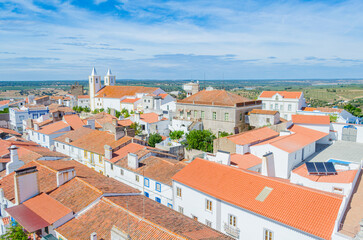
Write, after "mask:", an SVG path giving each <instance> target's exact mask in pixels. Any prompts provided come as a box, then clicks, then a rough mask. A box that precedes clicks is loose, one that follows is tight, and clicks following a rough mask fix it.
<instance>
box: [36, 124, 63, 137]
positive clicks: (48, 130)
mask: <svg viewBox="0 0 363 240" xmlns="http://www.w3.org/2000/svg"><path fill="white" fill-rule="evenodd" d="M66 127H69V124H68V123H66V122H63V121H58V122H55V123H51V124H48V125H45V126H44V127H42V128H40V130H38V131H36V130H34V131H35V132H39V133H42V134H45V135H49V134H53V133H55V132H58V131H60V130H62V129H64V128H66Z"/></svg>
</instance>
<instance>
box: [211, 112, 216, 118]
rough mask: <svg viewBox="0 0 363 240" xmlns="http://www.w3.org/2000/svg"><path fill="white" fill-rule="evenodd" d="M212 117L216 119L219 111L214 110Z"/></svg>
mask: <svg viewBox="0 0 363 240" xmlns="http://www.w3.org/2000/svg"><path fill="white" fill-rule="evenodd" d="M212 119H213V120H216V119H217V113H216V112H213V115H212Z"/></svg>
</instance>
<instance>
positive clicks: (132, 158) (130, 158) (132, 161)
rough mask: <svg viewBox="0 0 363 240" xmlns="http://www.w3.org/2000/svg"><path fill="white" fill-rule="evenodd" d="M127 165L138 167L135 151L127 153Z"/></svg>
mask: <svg viewBox="0 0 363 240" xmlns="http://www.w3.org/2000/svg"><path fill="white" fill-rule="evenodd" d="M127 165H128V166H129V168H133V169H137V168H138V167H139V159H138V157H137V155H136V154H135V153H129V154H127Z"/></svg>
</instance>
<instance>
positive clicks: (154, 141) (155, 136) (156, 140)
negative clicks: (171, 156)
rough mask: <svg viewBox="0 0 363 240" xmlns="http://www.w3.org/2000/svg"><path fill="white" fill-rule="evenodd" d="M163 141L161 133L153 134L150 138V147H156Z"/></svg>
mask: <svg viewBox="0 0 363 240" xmlns="http://www.w3.org/2000/svg"><path fill="white" fill-rule="evenodd" d="M161 141H163V138H162V137H161V136H160V134H159V133H152V134H150V136H149V142H148V143H149V146H151V147H155V144H157V143H159V142H161Z"/></svg>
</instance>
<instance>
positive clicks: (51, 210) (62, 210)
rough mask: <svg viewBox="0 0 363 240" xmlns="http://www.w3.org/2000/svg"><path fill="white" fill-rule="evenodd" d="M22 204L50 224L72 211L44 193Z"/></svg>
mask: <svg viewBox="0 0 363 240" xmlns="http://www.w3.org/2000/svg"><path fill="white" fill-rule="evenodd" d="M23 204H24V205H25V206H26V207H27V208H29V209H30V210H32V211H33V212H34V213H36V214H37V215H38V216H40V217H41V218H43V219H44V220H45V221H47V222H48V223H50V224H53V223H55V222H56V221H58V220H59V219H61V218H62V217H64V216H66V215H67V214H69V213H71V212H72V210H71V209H70V208H68V207H66V206H64V205H63V204H61V203H60V202H58V201H57V200H55V199H54V198H52V197H50V196H49V195H47V194H45V193H41V194H40V195H38V196H35V197H33V198H31V199H29V200H27V201H25V202H23Z"/></svg>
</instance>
